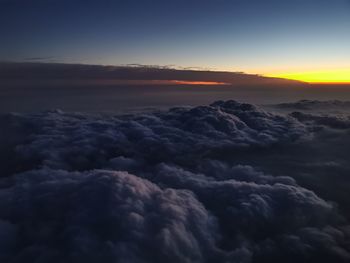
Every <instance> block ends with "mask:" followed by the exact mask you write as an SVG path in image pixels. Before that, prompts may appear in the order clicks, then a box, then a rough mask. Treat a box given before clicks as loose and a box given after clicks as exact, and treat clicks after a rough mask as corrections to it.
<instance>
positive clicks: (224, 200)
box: [0, 101, 350, 263]
mask: <svg viewBox="0 0 350 263" xmlns="http://www.w3.org/2000/svg"><path fill="white" fill-rule="evenodd" d="M305 116H306V117H305ZM305 118H306V119H305ZM320 118H321V117H320V116H319V115H312V114H310V113H309V114H308V115H303V113H297V114H291V115H289V116H288V115H280V114H275V113H271V112H267V111H265V110H262V109H261V108H259V107H257V106H254V105H251V104H246V103H239V102H236V101H217V102H214V103H213V104H211V105H209V106H199V107H194V108H186V107H178V108H173V109H170V110H168V111H155V112H148V113H140V114H129V115H117V116H111V115H87V114H79V113H65V112H62V111H60V110H53V111H47V112H41V113H33V114H15V113H12V114H7V115H3V116H0V123H1V127H2V129H0V143H1V145H3V146H4V147H2V150H1V151H0V157H1V160H3V162H1V163H0V171H1V173H2V174H1V175H2V177H1V178H0V197H1V198H0V232H1V238H0V259H1V261H4V262H8V261H13V262H28V261H33V262H34V261H35V262H101V261H103V262H214V261H215V262H244V263H245V262H247V263H248V262H348V261H349V260H350V250H349V247H350V246H349V244H350V225H349V223H348V216H347V213H344V211H346V210H344V207H346V206H345V205H344V202H343V201H344V200H342V199H341V198H340V196H338V195H336V194H335V193H334V192H338V193H344V192H343V190H342V189H340V188H337V190H336V191H334V189H333V190H332V189H331V188H332V187H330V188H327V189H328V190H329V189H330V190H329V191H328V192H327V191H323V190H322V189H321V188H320V187H318V186H317V184H316V183H315V181H316V180H315V178H317V179H318V181H317V182H319V183H320V184H321V185H323V186H327V184H323V183H324V182H327V181H326V179H327V178H329V177H325V175H326V174H328V172H327V173H326V171H328V170H326V169H325V167H326V166H325V165H326V164H327V165H328V166H327V167H328V168H327V169H329V170H330V171H332V172H334V173H335V174H338V175H340V174H342V173H344V174H346V171H348V170H347V169H348V168H347V166H346V159H341V158H340V157H338V155H337V154H333V153H332V150H333V151H335V152H339V153H342V152H344V151H345V150H344V149H346V143H345V144H344V149H343V148H335V146H332V147H329V146H330V145H332V143H331V142H332V140H333V139H332V138H338V139H339V134H342V136H343V137H342V138H343V142H345V141H346V140H345V139H344V138H348V137H346V136H347V133H346V129H344V128H343V127H342V126H341V127H338V126H337V127H335V126H334V123H333V121H329V119H322V118H321V119H320ZM319 125H324V126H327V127H332V129H329V128H327V129H326V130H322V129H316V128H317V127H318V126H319ZM329 140H330V141H329ZM349 141H350V137H349ZM322 147H324V148H322ZM314 148H315V153H314V152H312V153H311V154H310V152H307V151H311V150H312V149H314ZM320 149H321V150H320ZM323 149H327V151H328V152H329V153H331V154H332V156H333V157H334V160H331V161H328V162H324V161H323V159H322V158H321V157H323V156H321V155H319V154H320V153H324V151H323ZM326 153H327V152H325V154H326ZM324 158H328V155H325V157H324ZM290 167H292V169H291V168H290ZM342 169H343V172H342V173H341V172H340V171H341V170H342ZM349 169H350V168H349ZM310 172H311V173H313V174H312V176H313V177H310V178H311V179H313V180H312V181H313V182H314V184H310V183H308V182H310V181H308V180H306V179H305V178H304V177H303V176H305V175H306V174H307V173H310ZM302 178H304V180H301V179H302ZM306 178H307V176H306ZM342 183H343V184H344V185H345V186H346V185H350V182H349V184H348V182H347V180H346V177H344V178H343V177H342ZM308 188H309V189H308ZM310 188H311V189H310ZM345 188H346V187H345ZM345 188H344V189H345ZM313 190H315V191H313ZM324 196H325V197H327V198H324ZM330 197H331V198H330ZM333 197H334V198H335V199H336V200H334V199H333ZM334 201H340V206H338V205H337V204H336V203H335V202H334Z"/></svg>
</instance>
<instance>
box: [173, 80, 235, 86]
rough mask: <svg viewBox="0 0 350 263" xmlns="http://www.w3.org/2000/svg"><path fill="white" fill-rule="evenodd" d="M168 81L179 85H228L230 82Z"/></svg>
mask: <svg viewBox="0 0 350 263" xmlns="http://www.w3.org/2000/svg"><path fill="white" fill-rule="evenodd" d="M169 82H170V83H173V84H179V85H230V83H225V82H216V81H187V80H170V81H169Z"/></svg>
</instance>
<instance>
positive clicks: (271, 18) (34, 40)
mask: <svg viewBox="0 0 350 263" xmlns="http://www.w3.org/2000/svg"><path fill="white" fill-rule="evenodd" d="M349 29H350V1H349V0H332V1H329V0H293V1H280V0H266V1H261V0H245V1H243V0H226V1H225V0H218V1H206V0H201V1H199V0H198V1H197V0H193V1H188V0H187V1H185V0H178V1H167V0H162V1H160V0H155V1H127V0H115V1H112V0H101V1H98V2H97V1H89V0H84V1H82V0H69V1H68V0H34V1H25V0H0V35H1V44H0V45H1V49H0V60H2V61H21V62H23V61H31V62H33V61H35V62H38V61H41V62H63V63H86V64H102V65H125V64H144V65H162V66H164V65H169V66H173V67H194V68H196V67H198V68H205V69H212V70H227V71H244V72H247V73H258V74H263V75H267V76H278V77H286V78H292V79H300V80H305V81H309V82H350V33H349Z"/></svg>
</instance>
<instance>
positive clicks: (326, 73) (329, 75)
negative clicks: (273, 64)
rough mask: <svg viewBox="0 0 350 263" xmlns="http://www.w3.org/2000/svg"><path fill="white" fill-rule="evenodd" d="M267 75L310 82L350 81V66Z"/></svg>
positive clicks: (340, 82)
mask: <svg viewBox="0 0 350 263" xmlns="http://www.w3.org/2000/svg"><path fill="white" fill-rule="evenodd" d="M267 75H268V76H270V77H279V78H286V79H293V80H300V81H305V82H309V83H339V84H342V83H350V68H348V69H338V70H321V71H307V72H295V73H278V74H267Z"/></svg>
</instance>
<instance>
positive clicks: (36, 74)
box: [0, 58, 301, 85]
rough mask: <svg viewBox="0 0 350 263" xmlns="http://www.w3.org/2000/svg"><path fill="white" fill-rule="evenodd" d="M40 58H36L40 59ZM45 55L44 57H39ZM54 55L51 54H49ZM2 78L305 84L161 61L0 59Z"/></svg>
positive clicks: (31, 80)
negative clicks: (101, 62) (172, 65)
mask: <svg viewBox="0 0 350 263" xmlns="http://www.w3.org/2000/svg"><path fill="white" fill-rule="evenodd" d="M37 59H38V58H32V60H37ZM39 59H41V58H39ZM49 59H50V58H49ZM0 80H17V81H18V80H25V81H26V82H24V83H27V84H33V83H34V84H35V83H37V82H38V80H41V81H44V80H51V81H53V80H55V81H57V80H65V81H67V83H69V82H71V83H74V80H85V81H87V82H88V81H94V80H95V81H98V80H99V81H101V83H103V82H105V81H106V80H120V81H122V80H124V81H125V80H130V81H132V80H134V81H135V80H179V81H200V82H218V83H229V84H232V85H257V84H259V85H263V84H276V85H282V84H289V85H293V84H294V85H298V84H301V83H300V82H298V81H293V80H286V79H278V78H270V77H263V76H259V75H254V74H245V73H242V72H224V71H222V72H220V71H209V70H190V69H173V68H168V67H166V66H165V67H164V66H157V65H151V66H147V65H139V64H132V65H127V66H99V65H82V64H62V63H35V62H33V63H4V62H3V63H0Z"/></svg>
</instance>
